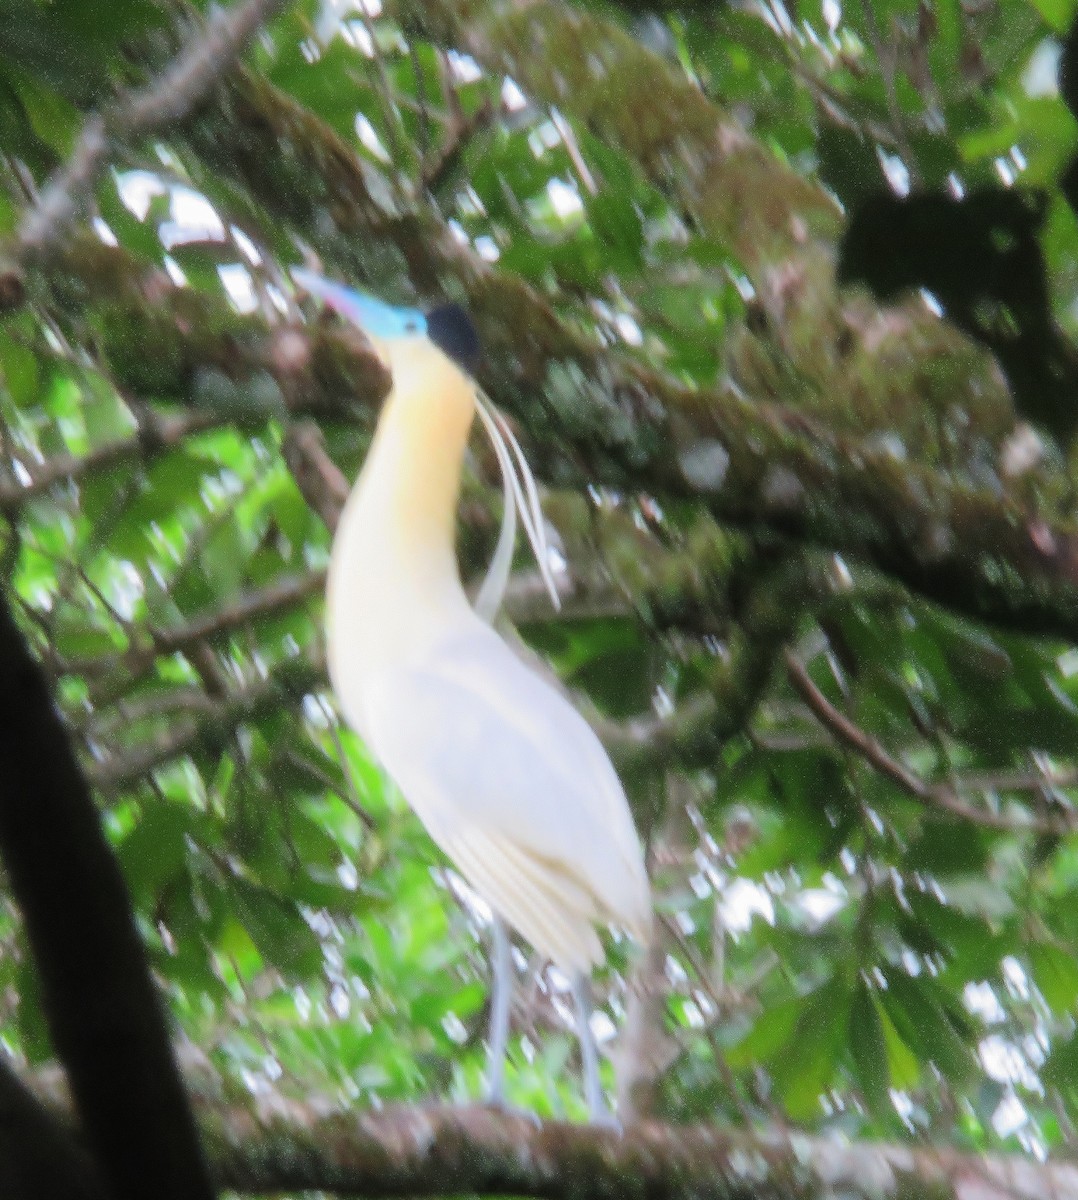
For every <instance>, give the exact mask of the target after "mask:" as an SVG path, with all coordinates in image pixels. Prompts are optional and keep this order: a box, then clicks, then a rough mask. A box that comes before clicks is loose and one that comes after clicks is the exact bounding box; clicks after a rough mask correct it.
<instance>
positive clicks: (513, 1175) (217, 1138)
mask: <svg viewBox="0 0 1078 1200" xmlns="http://www.w3.org/2000/svg"><path fill="white" fill-rule="evenodd" d="M207 1117H209V1114H207ZM289 1117H290V1119H289V1118H284V1119H278V1120H276V1121H273V1120H271V1121H268V1122H266V1123H265V1124H263V1125H261V1126H260V1127H257V1128H254V1129H252V1127H251V1119H250V1116H249V1115H248V1114H242V1116H241V1115H239V1114H235V1115H233V1116H232V1117H228V1116H226V1117H225V1119H224V1120H221V1119H220V1116H218V1117H217V1118H216V1119H207V1121H206V1125H205V1128H206V1132H207V1140H208V1143H209V1144H210V1145H211V1147H213V1149H214V1161H215V1163H216V1166H217V1171H218V1179H219V1181H220V1183H221V1184H222V1186H227V1187H230V1188H233V1189H235V1190H237V1191H242V1192H254V1193H256V1194H260V1193H264V1192H280V1191H290V1190H294V1191H303V1190H312V1191H314V1190H318V1191H328V1192H334V1193H336V1194H337V1195H341V1196H444V1195H451V1194H460V1193H479V1194H490V1195H502V1194H505V1193H510V1194H512V1195H517V1196H544V1197H550V1198H552V1200H562V1198H564V1200H569V1198H572V1200H612V1198H614V1197H618V1198H619V1200H620V1198H627V1197H641V1198H642V1197H645V1196H646V1197H648V1200H675V1198H679V1200H680V1198H685V1200H688V1198H690V1197H692V1198H693V1200H762V1197H769V1198H770V1200H825V1198H829V1197H834V1196H836V1195H841V1196H843V1197H846V1198H847V1200H877V1198H878V1197H879V1196H881V1195H887V1196H892V1197H895V1198H896V1200H915V1198H916V1200H921V1198H925V1197H932V1198H933V1200H951V1198H953V1200H969V1198H970V1197H972V1196H974V1195H977V1196H984V1197H989V1196H990V1197H992V1200H1031V1198H1032V1197H1037V1198H1038V1200H1071V1198H1072V1197H1073V1196H1074V1195H1075V1194H1076V1193H1075V1189H1076V1188H1078V1168H1075V1167H1073V1166H1071V1165H1069V1164H1064V1163H1054V1164H1053V1163H1048V1164H1038V1163H1034V1162H1033V1161H1032V1160H1031V1159H1028V1158H1017V1157H1014V1158H1006V1157H1003V1156H992V1155H984V1156H982V1155H976V1154H963V1153H961V1152H958V1151H953V1150H943V1149H941V1150H931V1149H922V1148H910V1147H906V1146H888V1145H880V1144H873V1143H857V1144H854V1145H850V1144H848V1143H844V1142H840V1141H837V1140H835V1139H824V1138H813V1137H807V1136H802V1135H798V1134H790V1135H784V1134H779V1133H776V1134H773V1135H767V1134H751V1133H740V1132H737V1133H735V1132H731V1131H728V1130H724V1129H718V1128H711V1127H707V1128H704V1127H692V1128H674V1127H671V1126H665V1125H659V1124H653V1123H643V1124H636V1125H632V1126H630V1127H629V1128H628V1129H627V1130H626V1132H625V1134H624V1135H621V1134H618V1133H614V1132H610V1131H606V1130H599V1129H594V1128H589V1127H582V1126H573V1125H565V1124H558V1123H553V1122H548V1123H544V1124H541V1125H536V1124H535V1123H534V1122H533V1121H532V1120H531V1119H530V1118H528V1117H525V1116H520V1115H517V1114H514V1113H504V1112H492V1111H490V1110H488V1109H483V1108H460V1107H451V1108H439V1107H429V1108H391V1109H386V1110H384V1111H382V1112H377V1113H373V1112H368V1113H363V1114H359V1115H340V1116H331V1117H322V1118H319V1117H318V1116H316V1115H315V1114H314V1113H313V1112H307V1111H305V1110H302V1109H300V1108H298V1107H295V1106H293V1108H292V1111H291V1113H290V1114H289Z"/></svg>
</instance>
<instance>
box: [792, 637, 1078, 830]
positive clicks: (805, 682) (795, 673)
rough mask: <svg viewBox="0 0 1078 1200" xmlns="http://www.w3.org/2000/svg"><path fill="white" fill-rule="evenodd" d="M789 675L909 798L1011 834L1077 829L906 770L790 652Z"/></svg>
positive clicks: (1074, 823) (1076, 820) (1063, 819)
mask: <svg viewBox="0 0 1078 1200" xmlns="http://www.w3.org/2000/svg"><path fill="white" fill-rule="evenodd" d="M784 657H785V662H786V671H787V674H788V676H789V678H790V682H791V683H792V684H793V686H794V689H795V690H796V691H797V692H798V694H799V695H800V696H801V697H802V699H803V700H804V701H805V703H806V704H807V705H808V706H809V708H810V709H812V711H813V713H815V715H816V717H817V718H818V719H819V721H820V723H821V724H822V725H823V726H824V727H825V728H826V729H827V730H828V732H830V733H831V735H832V736H833V737H834V739H835V740H836V741H837V742H839V743H840V744H842V745H843V746H846V747H848V748H849V749H851V750H853V751H854V752H855V753H857V754H859V755H860V756H861V758H863V759H864V760H865V761H866V762H867V763H868V764H869V765H870V766H872V767H874V768H875V769H876V770H877V771H878V772H879V773H880V774H881V775H883V776H885V777H886V778H887V779H890V780H891V782H892V783H894V784H896V785H897V786H898V787H899V788H901V789H902V791H904V792H905V793H906V794H907V795H908V796H912V797H914V799H916V800H919V801H920V802H921V803H922V804H924V805H926V806H928V807H930V808H937V809H940V810H942V811H944V812H947V813H950V814H951V816H954V817H959V818H961V819H962V820H964V821H970V822H972V823H974V824H976V825H981V826H983V827H984V828H986V829H1000V830H1005V831H1007V832H1009V833H1023V832H1035V833H1048V834H1056V835H1064V834H1067V833H1071V832H1073V831H1074V830H1075V829H1078V814H1074V813H1058V814H1054V815H1052V816H1038V815H1036V814H1033V813H1028V814H1027V815H1026V816H1025V817H1024V818H1023V819H1014V818H1012V817H1008V816H1005V815H1004V814H1003V813H997V812H992V811H991V810H989V809H986V808H977V807H975V806H974V805H971V804H967V803H966V802H965V801H964V800H962V799H960V798H959V796H958V794H957V793H956V791H955V789H954V787H953V786H952V785H951V784H949V783H947V784H932V783H930V782H929V781H928V780H927V779H925V778H923V777H922V776H921V775H918V774H917V773H916V772H915V771H911V770H910V769H909V768H908V767H906V766H903V765H902V763H900V762H898V761H897V759H895V758H893V757H892V756H891V755H890V754H889V753H888V751H887V750H886V749H885V748H884V746H883V745H881V743H880V742H878V741H877V740H876V739H875V738H874V737H873V736H872V735H871V734H869V733H866V732H865V731H864V730H863V729H862V728H861V727H860V726H859V725H856V724H855V723H854V722H853V721H851V720H850V718H849V717H847V716H845V715H844V714H843V713H841V712H839V710H838V709H837V708H835V706H834V705H833V704H832V703H831V702H830V701H829V700H828V699H827V697H826V696H825V695H824V694H823V692H821V691H820V689H819V688H818V687H817V686H816V685H815V684H814V683H813V682H812V679H811V678H810V676H809V673H808V671H807V669H806V668H805V666H804V664H803V663H802V662H801V661H800V660H799V659H798V658H797V656H796V655H795V654H794V653H793V651H791V650H787V651H786V652H785V655H784Z"/></svg>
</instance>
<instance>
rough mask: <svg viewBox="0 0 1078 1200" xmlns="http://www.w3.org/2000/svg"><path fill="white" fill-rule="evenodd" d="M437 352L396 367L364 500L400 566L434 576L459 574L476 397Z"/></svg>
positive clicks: (362, 489)
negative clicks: (461, 512) (460, 509)
mask: <svg viewBox="0 0 1078 1200" xmlns="http://www.w3.org/2000/svg"><path fill="white" fill-rule="evenodd" d="M431 358H432V356H429V355H417V357H416V359H415V360H409V361H408V362H406V363H404V364H400V365H396V366H395V369H394V386H393V391H392V392H391V393H390V396H389V398H388V400H387V402H386V406H385V409H384V410H383V412H382V416H381V418H380V420H379V422H378V428H377V430H376V432H375V436H374V440H373V442H372V443H371V449H370V452H369V454H368V456H367V461H366V463H365V464H364V468H363V472H362V474H361V475H360V479H359V483H358V485H357V491H358V492H359V496H358V497H357V499H358V500H359V507H360V509H361V510H362V511H363V512H364V513H365V514H366V517H367V519H368V520H369V521H370V523H371V529H370V531H369V532H370V534H371V535H372V536H374V535H375V534H376V533H377V530H378V528H379V527H380V529H381V534H380V538H379V540H380V541H381V543H382V545H383V547H384V549H385V550H386V551H387V552H388V553H389V557H390V559H391V560H392V561H393V563H394V565H395V566H396V567H398V568H400V569H401V570H402V571H404V572H405V574H407V573H408V569H409V568H410V567H417V568H419V569H420V570H421V571H422V573H423V575H424V576H428V575H429V569H430V568H433V567H436V566H437V567H440V568H443V569H444V570H445V571H447V572H448V573H449V574H451V575H452V577H453V578H454V579H458V570H457V561H456V553H455V549H454V546H455V530H456V514H457V501H458V499H459V496H460V477H461V468H462V464H463V460H464V453H465V449H466V447H467V444H468V434H469V431H470V430H471V426H472V420H473V418H474V416H475V396H474V392H473V389H472V385H471V384H470V383H469V382H468V380H467V379H466V378H465V377H464V375H463V374H461V372H460V371H458V370H457V369H456V368H455V367H453V366H452V365H451V364H449V363H448V362H447V361H446V360H445V359H444V358H441V356H440V355H439V356H438V358H437V359H434V360H433V362H432V360H431Z"/></svg>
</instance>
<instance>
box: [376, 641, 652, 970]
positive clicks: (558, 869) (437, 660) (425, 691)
mask: <svg viewBox="0 0 1078 1200" xmlns="http://www.w3.org/2000/svg"><path fill="white" fill-rule="evenodd" d="M366 699H367V703H366V706H365V707H366V712H367V725H368V732H369V740H370V746H371V749H372V750H373V751H374V753H375V754H376V755H377V756H378V757H379V759H380V760H381V761H382V764H383V765H384V767H385V768H386V770H387V771H388V773H389V775H390V776H391V777H392V778H393V780H394V782H395V783H396V784H397V786H398V787H400V789H401V791H402V792H403V793H404V795H405V797H406V799H407V800H408V802H409V803H410V804H411V805H412V807H413V808H414V809H415V811H416V812H417V813H418V815H419V817H420V818H421V820H422V821H423V822H424V824H425V825H426V826H427V828H428V830H429V831H430V833H431V835H432V837H433V838H434V839H435V841H437V842H438V843H439V845H441V847H442V849H443V850H444V851H445V852H446V854H448V855H449V857H450V858H451V859H452V860H453V861H454V862H455V863H456V865H457V866H458V867H459V869H460V870H461V872H462V873H463V874H464V876H465V877H466V878H467V879H468V880H469V882H470V883H471V884H472V886H474V887H475V888H476V890H477V891H478V892H479V893H480V894H481V895H482V896H483V897H484V898H485V899H486V900H487V901H488V902H489V903H490V904H491V905H492V906H493V907H494V908H495V909H496V910H497V911H498V912H499V913H500V914H501V915H502V916H503V917H504V918H505V919H506V920H508V921H510V922H511V923H512V924H513V925H515V926H516V927H517V928H518V929H519V930H520V932H521V933H522V934H523V935H524V936H525V937H526V938H527V939H528V940H529V941H530V942H532V944H533V945H534V946H535V947H536V948H537V949H538V950H540V951H542V952H543V953H545V954H548V955H549V956H550V957H551V958H553V959H554V960H555V961H556V962H558V963H559V965H561V966H563V967H564V968H565V969H567V970H586V969H587V968H589V967H590V966H591V965H593V964H594V963H596V962H598V961H600V960H601V958H602V950H601V948H600V944H599V941H598V938H597V937H596V935H595V931H594V929H593V927H592V926H593V923H594V922H597V921H611V922H614V923H616V924H619V925H622V926H624V927H625V928H626V929H628V930H629V932H631V933H632V934H633V935H634V936H636V937H639V938H641V939H646V937H647V934H648V929H649V927H650V922H651V897H650V891H649V888H648V882H647V877H646V873H645V871H644V865H643V859H642V856H641V852H640V846H639V842H638V840H637V836H636V830H635V829H634V827H633V822H632V817H631V815H630V813H629V807H628V804H627V802H626V799H625V793H624V791H623V790H622V787H621V784H620V782H619V780H618V777H617V775H616V773H615V771H614V768H613V767H612V765H611V764H610V761H609V759H608V758H607V755H606V752H605V751H604V750H603V748H602V745H601V744H600V743H599V740H598V738H597V737H596V736H595V733H594V732H593V731H592V729H591V728H590V726H589V725H588V724H587V722H586V721H584V719H583V718H582V717H581V716H580V714H579V713H577V712H576V710H575V709H574V708H573V707H572V705H571V704H569V703H568V701H567V700H565V699H564V698H563V697H562V696H561V695H559V694H558V693H557V692H556V691H555V690H554V689H553V688H551V687H549V686H548V685H547V684H546V683H544V682H543V681H542V680H541V679H540V678H539V677H538V676H536V675H535V674H534V673H533V672H531V671H530V670H529V669H528V668H527V667H526V666H525V665H524V664H523V663H522V662H521V661H520V660H519V659H518V658H517V657H516V656H515V655H514V654H513V653H512V652H511V651H510V650H509V649H508V648H507V647H506V645H505V643H503V642H502V641H501V639H500V638H499V637H498V635H497V634H496V633H494V632H493V631H492V630H491V629H489V628H488V627H487V626H486V625H484V624H483V623H482V622H480V621H479V620H478V619H476V620H475V621H474V623H471V622H469V623H468V624H467V625H465V626H464V627H463V628H460V629H458V630H456V631H455V632H454V634H453V635H452V636H449V637H447V638H446V639H445V641H444V642H442V643H441V644H440V645H439V646H438V647H436V649H435V651H434V652H433V653H428V654H426V655H425V656H424V658H423V661H422V663H421V664H416V665H413V666H410V667H398V668H397V669H395V670H393V671H392V672H386V673H384V674H382V675H379V676H376V677H375V678H373V679H369V680H368V681H367V697H366Z"/></svg>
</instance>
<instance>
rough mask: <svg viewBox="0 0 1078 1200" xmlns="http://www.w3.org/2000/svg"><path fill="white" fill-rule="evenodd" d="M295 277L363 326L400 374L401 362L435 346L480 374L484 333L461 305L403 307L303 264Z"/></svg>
mask: <svg viewBox="0 0 1078 1200" xmlns="http://www.w3.org/2000/svg"><path fill="white" fill-rule="evenodd" d="M292 278H293V279H294V280H295V281H296V283H298V284H299V285H300V287H302V288H303V289H304V291H306V292H309V293H310V294H311V295H312V296H314V297H316V298H317V299H318V300H320V301H321V302H322V303H323V304H325V305H326V307H327V308H332V309H333V310H334V312H338V313H340V315H341V316H342V317H344V318H345V319H346V320H348V321H351V322H352V324H353V325H355V326H357V327H358V328H359V329H362V330H363V332H364V333H365V334H366V335H367V337H368V338H369V339H370V341H371V344H372V345H373V346H374V348H375V350H377V352H378V355H379V357H380V358H381V359H382V361H383V362H385V364H386V366H388V367H389V369H390V371H391V372H392V373H393V374H394V375H395V374H396V368H397V366H398V365H399V364H402V363H404V362H405V361H407V360H409V359H413V358H414V357H415V356H416V354H417V352H422V349H423V348H424V347H429V346H431V345H433V346H436V347H437V348H438V349H439V350H440V351H441V352H442V353H443V354H444V355H445V356H446V357H447V358H448V359H450V360H451V361H452V362H453V363H455V364H456V365H457V366H458V367H459V368H460V369H461V370H462V371H463V372H464V373H465V374H466V375H469V376H470V375H473V374H474V373H475V368H476V366H477V364H478V362H479V356H480V344H479V334H478V333H477V332H476V329H475V326H474V325H473V324H472V320H471V318H470V317H469V316H468V314H467V312H466V311H465V310H464V309H463V308H462V307H461V306H460V305H459V304H440V305H437V306H436V307H434V308H431V309H429V310H427V311H424V310H423V309H421V308H407V307H397V306H395V305H392V304H385V303H383V301H381V300H377V299H375V297H374V296H369V295H367V294H366V293H365V292H360V291H357V290H356V289H355V288H350V287H345V285H344V284H342V283H336V282H334V281H333V280H332V279H327V278H326V277H325V276H324V275H319V274H318V273H317V272H316V271H308V270H306V269H304V268H302V267H296V268H294V269H293V271H292Z"/></svg>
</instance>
